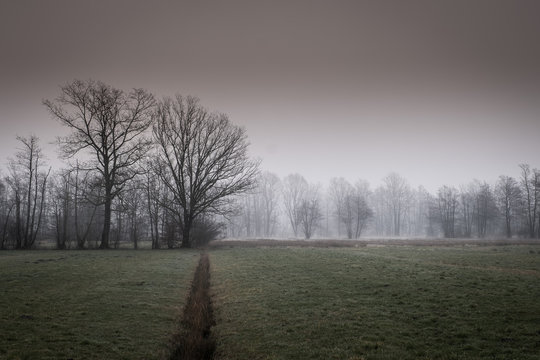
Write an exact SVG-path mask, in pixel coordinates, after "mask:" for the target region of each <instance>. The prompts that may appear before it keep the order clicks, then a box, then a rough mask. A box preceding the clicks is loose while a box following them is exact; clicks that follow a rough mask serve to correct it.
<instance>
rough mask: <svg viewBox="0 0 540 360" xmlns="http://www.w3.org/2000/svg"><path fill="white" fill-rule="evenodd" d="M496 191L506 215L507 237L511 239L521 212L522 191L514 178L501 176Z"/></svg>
mask: <svg viewBox="0 0 540 360" xmlns="http://www.w3.org/2000/svg"><path fill="white" fill-rule="evenodd" d="M495 191H496V194H497V199H498V202H499V204H500V209H501V211H502V213H503V215H504V220H505V230H506V237H507V238H511V237H512V228H513V222H514V219H515V218H516V216H517V213H518V211H519V205H520V199H521V189H520V188H519V184H518V182H517V181H516V180H515V179H514V178H513V177H511V176H504V175H501V176H500V177H499V181H498V182H497V186H496V189H495Z"/></svg>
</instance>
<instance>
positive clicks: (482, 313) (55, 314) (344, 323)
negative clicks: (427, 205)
mask: <svg viewBox="0 0 540 360" xmlns="http://www.w3.org/2000/svg"><path fill="white" fill-rule="evenodd" d="M230 244H231V245H233V246H227V245H224V244H221V245H220V246H219V247H211V248H210V249H208V251H207V253H208V255H209V259H210V290H209V293H210V295H211V299H212V303H213V304H212V307H213V316H214V321H215V325H214V326H213V327H212V328H211V330H210V331H211V337H212V339H213V341H215V343H216V352H215V354H214V358H215V359H356V360H359V359H538V354H539V353H540V301H538V299H540V246H538V245H530V244H529V245H512V246H508V245H504V246H501V245H498V246H494V245H489V246H470V245H466V244H460V245H453V246H395V245H385V246H380V245H379V246H376V245H374V244H368V246H358V247H342V245H343V244H340V243H339V244H338V245H339V247H326V244H324V243H321V244H318V246H322V247H318V246H313V247H312V246H306V245H309V244H306V243H303V244H301V245H302V246H300V245H299V244H296V243H286V242H282V243H279V244H277V243H266V245H265V246H262V247H260V246H259V247H257V246H253V243H246V244H245V245H247V246H242V244H237V243H230ZM262 244H265V243H262ZM291 244H292V245H295V246H289V245H291ZM268 245H271V246H268ZM314 245H315V243H314ZM356 245H358V244H356ZM199 258H200V256H199V252H197V251H178V250H172V251H170V250H160V251H153V250H137V251H134V250H113V251H91V250H88V251H74V250H72V251H52V250H48V251H27V252H24V251H6V252H0V329H1V336H0V358H1V359H105V358H106V359H165V358H168V356H169V355H170V353H171V349H172V348H173V347H174V346H175V345H178V344H179V343H180V342H179V341H178V336H179V334H183V332H182V331H184V333H185V329H182V326H183V325H182V323H181V322H180V319H181V318H182V317H185V313H184V306H185V305H186V301H187V295H188V293H189V291H190V284H191V281H192V279H193V277H194V273H195V268H196V266H197V263H198V261H199ZM175 334H176V335H175ZM175 336H176V338H175ZM172 341H174V342H175V344H174V343H172Z"/></svg>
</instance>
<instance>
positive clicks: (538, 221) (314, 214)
mask: <svg viewBox="0 0 540 360" xmlns="http://www.w3.org/2000/svg"><path fill="white" fill-rule="evenodd" d="M44 106H45V107H47V109H48V110H49V112H50V113H51V115H52V117H53V119H55V120H56V121H60V123H62V124H63V125H65V126H66V127H67V128H68V129H69V130H70V134H69V135H68V136H66V137H63V138H59V139H58V145H59V149H60V153H61V154H62V157H63V158H65V159H66V161H67V165H66V167H65V168H64V169H59V170H54V171H53V170H51V167H50V166H49V164H48V163H47V160H46V159H45V158H44V156H43V153H42V150H41V147H40V142H39V139H38V138H37V137H36V136H34V135H29V136H26V137H18V141H19V144H20V146H19V147H18V148H17V149H16V150H14V154H12V156H11V157H9V158H8V166H7V168H6V171H5V173H3V174H1V176H0V248H1V249H30V248H34V247H37V246H42V247H55V248H58V249H66V248H77V249H83V248H98V247H99V248H109V247H112V248H118V247H120V246H123V247H126V246H129V247H133V248H139V247H141V246H145V247H151V248H153V249H158V248H173V247H178V246H181V247H191V246H198V245H203V244H205V243H207V242H208V241H210V240H212V239H215V238H220V237H228V238H305V239H310V238H326V239H330V238H340V239H342V238H345V239H359V238H361V237H435V238H457V237H459V238H493V237H506V238H516V237H519V238H538V237H540V230H539V228H540V206H539V201H540V170H537V169H533V168H531V167H530V166H529V165H526V164H521V165H519V167H520V176H519V178H513V177H509V176H504V175H502V176H500V177H499V179H498V180H497V181H496V182H495V183H492V184H490V183H487V182H484V181H479V180H472V181H471V182H470V183H469V184H464V185H461V186H459V187H454V186H451V185H444V186H441V187H440V188H439V189H438V191H437V192H436V193H430V192H428V191H427V190H426V189H424V188H423V187H418V188H412V187H411V186H410V185H409V183H408V181H407V179H405V178H403V177H402V176H400V175H399V174H397V173H390V174H389V175H388V176H386V177H385V178H384V179H382V182H381V185H378V186H377V187H374V188H372V187H371V185H370V184H369V183H368V182H367V181H364V180H358V181H356V182H354V183H350V182H348V181H347V180H345V179H344V178H341V177H335V178H333V179H332V180H331V181H330V182H329V183H328V184H312V183H309V182H308V181H307V180H306V179H304V177H303V176H302V175H300V174H290V175H288V176H286V177H283V178H280V177H279V176H277V175H276V174H273V173H271V172H260V171H259V164H258V162H256V161H253V160H251V159H250V158H249V157H248V155H247V146H248V142H247V137H246V134H245V130H244V129H243V128H240V127H237V126H235V125H233V124H232V123H231V122H230V121H229V120H228V118H227V117H226V116H225V115H223V114H214V113H210V112H209V111H207V110H206V109H205V108H204V107H202V106H201V105H200V104H199V102H198V100H197V99H195V98H191V97H187V98H184V97H181V96H176V97H174V98H164V99H161V100H158V99H155V98H154V96H153V95H152V94H150V93H148V92H146V91H144V90H141V89H135V90H133V91H131V92H124V91H122V90H118V89H114V88H112V87H110V86H108V85H106V84H103V83H101V82H94V81H91V80H89V81H79V80H76V81H74V82H72V83H70V84H67V85H66V86H64V87H62V88H61V94H60V96H59V97H58V98H57V99H55V100H52V101H51V100H46V101H44ZM51 121H52V120H51ZM36 130H37V129H36ZM358 172H359V173H361V172H362V168H361V166H360V165H359V168H358ZM336 175H338V174H336Z"/></svg>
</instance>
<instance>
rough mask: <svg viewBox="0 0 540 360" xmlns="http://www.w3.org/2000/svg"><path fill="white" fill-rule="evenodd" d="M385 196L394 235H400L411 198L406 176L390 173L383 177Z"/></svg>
mask: <svg viewBox="0 0 540 360" xmlns="http://www.w3.org/2000/svg"><path fill="white" fill-rule="evenodd" d="M383 182H384V184H385V198H386V201H387V205H388V207H389V209H390V214H391V216H392V223H393V233H394V236H399V235H400V230H401V220H402V217H403V214H404V213H405V211H406V207H407V206H408V201H409V199H410V196H409V195H410V187H409V184H408V183H407V180H405V178H403V177H401V176H400V175H399V174H397V173H390V174H389V175H388V176H386V177H385V178H384V179H383Z"/></svg>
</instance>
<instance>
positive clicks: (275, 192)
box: [258, 172, 281, 236]
mask: <svg viewBox="0 0 540 360" xmlns="http://www.w3.org/2000/svg"><path fill="white" fill-rule="evenodd" d="M280 186H281V181H280V180H279V177H278V176H277V175H276V174H273V173H271V172H264V173H262V174H261V176H260V177H259V182H258V188H259V191H260V196H261V200H262V210H263V217H264V221H263V224H264V235H265V236H272V235H273V234H274V227H275V225H276V223H277V216H278V201H279V192H280V190H281V189H280Z"/></svg>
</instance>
